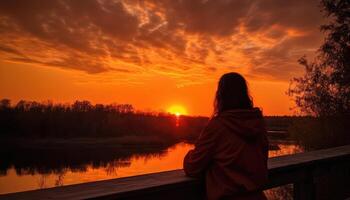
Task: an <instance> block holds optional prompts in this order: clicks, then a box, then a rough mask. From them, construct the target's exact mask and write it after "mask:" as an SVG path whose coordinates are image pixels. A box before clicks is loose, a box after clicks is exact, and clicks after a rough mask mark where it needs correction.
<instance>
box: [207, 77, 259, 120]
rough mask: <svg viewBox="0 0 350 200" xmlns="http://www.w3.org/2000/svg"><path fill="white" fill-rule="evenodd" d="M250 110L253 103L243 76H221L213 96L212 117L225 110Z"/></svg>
mask: <svg viewBox="0 0 350 200" xmlns="http://www.w3.org/2000/svg"><path fill="white" fill-rule="evenodd" d="M252 108H253V101H252V98H251V97H250V95H249V90H248V86H247V82H246V80H245V79H244V78H243V76H242V75H240V74H238V73H235V72H231V73H227V74H224V75H222V76H221V78H220V80H219V84H218V89H217V91H216V95H215V100H214V113H213V116H217V115H219V114H220V113H222V112H223V111H225V110H231V109H252Z"/></svg>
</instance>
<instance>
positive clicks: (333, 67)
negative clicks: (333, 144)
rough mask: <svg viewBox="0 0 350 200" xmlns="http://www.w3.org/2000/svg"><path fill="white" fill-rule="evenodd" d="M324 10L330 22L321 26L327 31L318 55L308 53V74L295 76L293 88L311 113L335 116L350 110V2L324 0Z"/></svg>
mask: <svg viewBox="0 0 350 200" xmlns="http://www.w3.org/2000/svg"><path fill="white" fill-rule="evenodd" d="M321 5H322V11H323V12H324V13H325V15H326V17H327V18H328V20H327V21H328V24H325V25H323V26H321V31H323V32H324V33H325V34H326V37H325V40H324V44H323V45H322V46H321V47H320V48H319V50H318V52H317V56H316V58H315V59H314V60H313V61H312V62H309V61H308V60H307V58H306V57H305V56H304V57H302V58H300V59H299V63H300V64H301V65H303V66H305V69H306V73H305V74H304V76H302V77H299V78H294V79H293V80H292V84H291V87H290V89H289V95H290V96H293V97H294V99H295V102H296V105H297V106H298V107H299V108H301V110H302V111H303V112H305V113H307V114H312V115H315V116H335V115H344V114H349V113H350V1H349V0H322V1H321Z"/></svg>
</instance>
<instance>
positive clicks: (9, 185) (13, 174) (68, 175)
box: [0, 143, 302, 194]
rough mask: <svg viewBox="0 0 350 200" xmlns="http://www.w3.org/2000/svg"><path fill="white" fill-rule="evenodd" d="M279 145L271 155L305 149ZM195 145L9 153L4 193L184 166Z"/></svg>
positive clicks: (1, 177) (0, 188) (0, 179)
mask: <svg viewBox="0 0 350 200" xmlns="http://www.w3.org/2000/svg"><path fill="white" fill-rule="evenodd" d="M275 146H276V147H277V148H273V149H274V150H270V151H269V157H274V156H280V155H287V154H294V153H298V152H301V151H302V149H301V148H300V147H299V146H298V145H296V144H292V143H278V144H276V145H275ZM192 148H193V145H191V144H187V143H178V144H175V145H173V146H170V147H168V148H165V149H162V150H158V151H151V152H146V153H142V154H138V153H136V154H131V155H128V156H120V155H117V154H115V155H116V156H115V158H114V159H113V156H112V158H111V157H109V158H106V159H105V160H102V161H96V162H95V161H94V160H93V158H91V159H84V161H82V162H76V163H75V162H74V161H71V160H70V159H68V158H67V157H59V156H57V154H51V155H52V156H50V155H49V156H45V155H44V154H42V152H41V153H38V152H36V153H35V155H36V161H35V163H32V162H31V161H32V160H33V159H32V158H31V157H30V156H25V157H26V158H23V159H20V161H17V162H16V161H13V160H14V159H13V158H12V157H11V156H9V157H10V158H8V159H9V160H11V161H10V162H9V163H7V166H6V167H4V166H1V167H2V171H1V174H0V194H5V193H12V192H20V191H27V190H34V189H42V188H50V187H57V186H62V185H71V184H78V183H84V182H91V181H99V180H106V179H113V178H120V177H127V176H135V175H140V174H147V173H154V172H160V171H168V170H174V169H181V168H182V161H183V157H184V156H185V154H186V153H187V152H188V151H189V150H190V149H192ZM77 155H79V152H78V154H77ZM88 155H89V156H90V155H91V153H88ZM48 158H49V159H50V161H49V162H47V159H48ZM80 158H81V156H80V157H79V159H80ZM62 159H63V160H62ZM71 159H74V158H71ZM17 160H18V159H17ZM34 160H35V159H34Z"/></svg>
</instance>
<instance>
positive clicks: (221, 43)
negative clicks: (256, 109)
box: [0, 0, 323, 83]
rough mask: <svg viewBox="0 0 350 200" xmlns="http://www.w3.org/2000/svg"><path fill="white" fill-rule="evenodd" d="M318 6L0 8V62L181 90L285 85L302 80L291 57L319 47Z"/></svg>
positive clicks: (39, 1) (194, 3)
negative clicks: (238, 76) (218, 79)
mask: <svg viewBox="0 0 350 200" xmlns="http://www.w3.org/2000/svg"><path fill="white" fill-rule="evenodd" d="M317 2H318V1H316V0H310V1H302V0H286V1H279V0H264V1H260V0H247V1H240V0H191V1H180V0H178V1H176V0H144V1H131V0H130V1H128V0H126V1H112V0H108V1H107V0H60V1H59V0H50V1H46V0H30V1H28V0H3V1H1V2H0V44H1V45H0V59H1V60H3V61H8V62H19V63H30V64H38V65H45V66H49V67H58V68H63V69H74V70H80V71H84V72H87V73H90V74H96V73H102V72H112V73H124V74H125V73H127V74H128V76H133V75H137V74H145V73H150V74H155V75H157V74H167V75H169V76H173V77H174V78H175V79H184V78H185V79H186V78H187V80H186V83H187V82H189V80H193V81H198V80H199V79H203V78H206V77H207V76H208V74H213V73H221V72H223V71H227V70H230V69H231V68H230V67H227V66H235V67H234V69H235V70H238V71H240V72H242V73H245V74H247V75H250V76H252V77H255V78H260V79H262V78H268V79H275V80H288V79H289V78H290V77H291V76H292V75H295V74H296V73H298V72H299V71H300V69H299V68H298V67H297V64H296V60H297V59H298V57H300V56H302V55H305V54H307V55H311V54H312V52H313V51H314V50H315V49H317V48H318V46H319V45H320V42H321V41H322V35H321V34H320V33H319V30H318V27H319V25H320V24H322V22H323V19H322V15H321V13H320V11H319V7H318V3H317ZM191 74H192V75H191ZM193 74H195V75H196V76H193ZM191 77H192V78H191ZM193 77H195V78H193ZM196 79H198V80H196Z"/></svg>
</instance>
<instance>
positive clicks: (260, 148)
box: [184, 73, 268, 200]
mask: <svg viewBox="0 0 350 200" xmlns="http://www.w3.org/2000/svg"><path fill="white" fill-rule="evenodd" d="M267 158H268V141H267V138H266V128H265V124H264V120H263V116H262V113H261V111H260V109H258V108H254V107H253V102H252V99H251V97H250V96H249V92H248V87H247V83H246V81H245V79H244V78H243V77H242V76H241V75H240V74H238V73H227V74H224V75H223V76H222V77H221V78H220V81H219V84H218V88H217V91H216V97H215V101H214V114H213V117H212V118H211V119H210V120H209V122H208V124H207V126H206V127H205V129H204V130H203V131H202V133H201V135H200V136H199V138H198V139H197V141H196V143H195V148H194V149H193V150H190V151H189V152H188V153H187V155H186V156H185V159H184V171H185V173H186V175H187V176H190V177H197V178H200V177H204V178H205V181H206V192H207V198H208V199H210V200H212V199H213V200H216V199H266V197H265V195H264V193H263V192H262V190H261V188H262V186H263V185H264V184H265V183H266V182H267Z"/></svg>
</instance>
